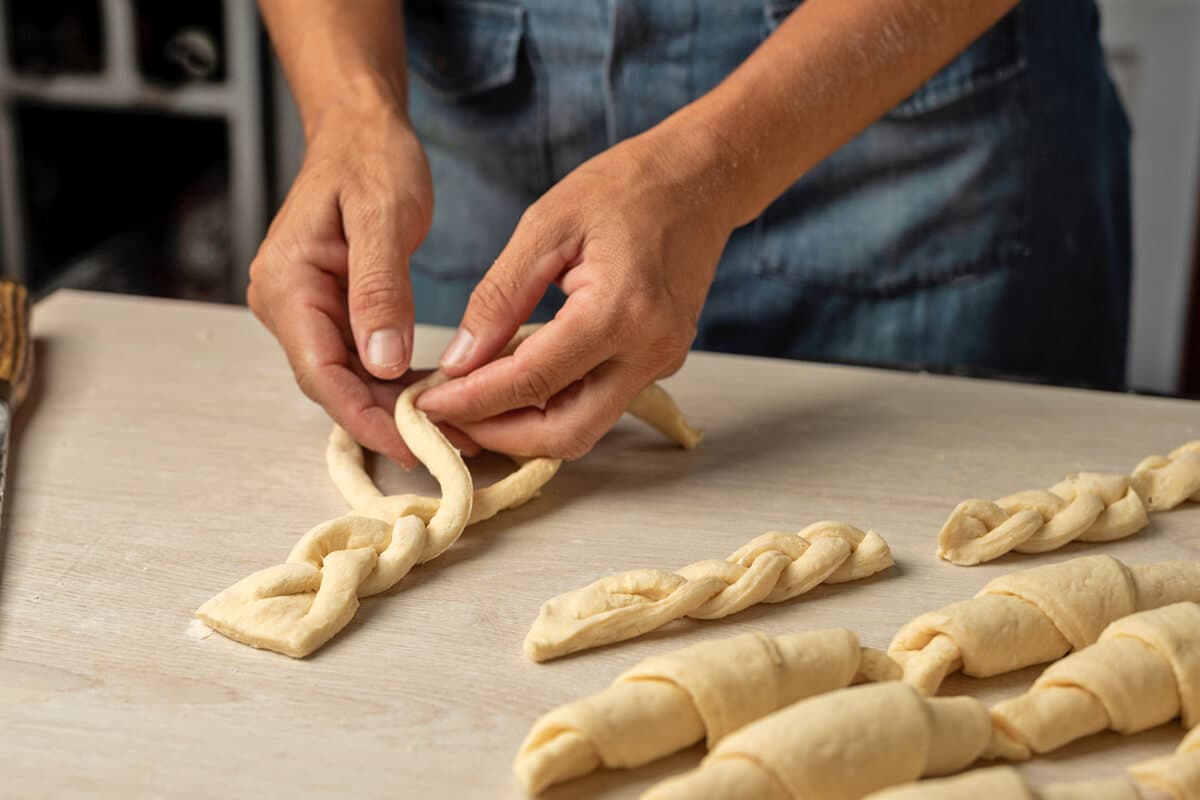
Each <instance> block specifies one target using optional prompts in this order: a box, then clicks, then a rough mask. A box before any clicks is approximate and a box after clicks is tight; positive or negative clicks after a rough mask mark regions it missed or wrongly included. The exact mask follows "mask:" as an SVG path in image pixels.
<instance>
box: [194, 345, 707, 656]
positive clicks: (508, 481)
mask: <svg viewBox="0 0 1200 800" xmlns="http://www.w3.org/2000/svg"><path fill="white" fill-rule="evenodd" d="M524 333H526V334H527V333H528V331H525V332H524ZM513 346H514V345H512V344H510V346H509V349H511V348H512V347H513ZM446 380H448V378H447V377H446V376H445V375H444V374H443V373H441V372H434V373H432V374H430V375H429V376H428V377H426V378H425V379H423V380H421V381H418V382H417V383H414V384H413V385H411V386H409V387H408V388H407V389H405V390H404V391H403V392H402V393H401V394H400V396H399V398H397V400H396V409H395V417H396V428H397V430H399V431H400V435H401V436H402V437H403V438H404V441H405V443H406V444H407V445H408V447H409V449H410V450H411V451H412V453H413V455H415V456H416V457H417V458H418V459H419V460H420V461H421V463H422V464H424V465H425V467H426V468H427V469H428V470H429V471H430V473H432V474H433V476H434V478H436V479H437V481H438V484H439V486H440V487H441V494H442V496H441V498H440V499H438V498H432V497H421V496H419V495H394V496H385V495H384V494H383V493H382V492H380V491H379V489H378V488H377V487H376V486H375V484H374V482H373V481H372V480H371V478H370V476H369V475H368V474H367V472H366V470H365V468H364V464H363V453H362V449H361V448H360V447H359V446H358V444H357V443H355V442H354V441H353V440H352V439H351V438H350V437H349V436H348V435H347V434H346V433H345V432H344V431H342V430H341V429H340V428H335V429H334V431H333V433H332V434H331V435H330V438H329V445H328V447H327V448H326V460H327V463H328V466H329V472H330V476H331V478H332V479H333V481H334V484H335V485H336V486H337V488H338V491H339V492H340V493H341V494H342V496H343V497H344V498H345V500H346V502H347V503H348V504H349V505H350V507H351V511H350V513H349V514H348V515H347V516H343V517H339V518H336V519H332V520H330V521H328V522H324V523H322V524H320V525H318V526H316V527H315V528H313V529H312V530H310V531H309V532H308V533H306V534H305V535H304V536H303V537H302V538H301V539H300V541H299V542H297V543H296V546H295V547H294V548H292V552H291V553H290V554H289V555H288V557H287V561H286V562H285V563H283V564H280V565H278V566H274V567H268V568H267V569H264V570H260V571H259V572H256V573H254V574H252V575H250V576H248V577H246V578H244V579H242V580H241V581H238V582H237V583H235V584H234V585H233V586H231V587H229V588H228V589H226V590H225V591H223V592H221V593H220V594H218V595H216V596H215V597H213V598H211V599H210V600H208V602H206V603H205V604H204V605H202V606H201V607H200V608H199V609H198V610H197V611H196V616H197V617H199V618H200V619H201V620H202V621H203V622H204V623H206V624H207V625H208V626H209V627H211V628H213V629H214V630H216V631H217V632H218V633H221V634H223V635H224V636H227V637H229V638H230V639H234V640H236V641H239V642H242V643H243V644H248V645H250V646H252V647H258V648H265V649H268V650H274V651H275V652H277V653H283V654H285V655H289V656H292V657H294V658H303V657H304V656H306V655H308V654H310V653H312V652H313V651H314V650H316V649H318V648H319V647H321V646H322V645H324V644H325V643H326V642H328V641H329V640H330V639H332V638H333V637H334V636H335V635H336V634H337V633H338V632H339V631H340V630H342V628H344V627H345V626H346V625H347V624H348V623H349V622H350V620H351V619H352V618H353V617H354V614H355V612H356V611H357V610H358V599H359V598H360V597H367V596H369V595H372V594H377V593H379V592H383V591H386V590H388V589H390V588H391V587H392V586H394V585H395V584H396V583H397V582H398V581H400V580H401V579H402V578H403V577H404V576H405V575H406V574H408V571H409V570H410V569H412V567H413V566H414V565H416V564H423V563H425V562H426V561H429V560H431V559H434V558H437V557H438V556H439V555H441V554H442V553H444V552H445V551H446V550H447V549H449V548H450V547H451V546H452V545H453V544H454V543H455V542H456V541H457V540H458V537H459V536H461V535H462V532H463V530H464V529H465V528H466V526H467V525H470V524H472V523H475V522H479V521H481V520H485V519H488V518H490V517H492V516H495V515H496V514H498V513H499V512H500V511H503V510H505V509H508V508H513V507H516V506H519V505H521V504H522V503H524V502H526V501H528V500H530V499H531V498H533V497H534V496H536V494H537V492H538V490H539V489H540V488H541V487H542V486H543V485H544V484H545V483H546V482H547V481H548V480H550V478H551V477H553V476H554V473H555V472H556V471H557V470H558V467H559V465H560V463H561V462H560V461H559V460H558V459H550V458H534V459H528V460H524V459H519V460H518V461H519V463H520V467H519V469H517V471H516V472H514V473H513V474H512V475H509V476H507V477H506V478H504V479H502V480H500V481H498V482H496V483H495V484H493V485H491V486H488V487H486V488H484V489H480V490H479V491H474V492H473V491H472V489H473V485H472V481H471V473H470V471H469V470H468V469H467V466H466V464H465V463H464V462H463V459H462V456H461V455H460V454H459V452H458V451H457V450H456V449H455V448H454V446H453V445H451V444H450V442H449V441H447V440H446V438H445V437H444V436H443V435H442V433H441V431H439V430H438V428H437V426H436V425H434V424H433V423H432V422H430V421H429V420H428V418H427V417H426V416H425V414H424V413H422V412H421V411H419V410H417V409H416V408H415V407H414V405H413V403H414V401H415V400H416V398H417V396H418V395H419V394H420V393H421V392H423V391H425V390H426V389H428V388H431V387H433V386H436V385H438V384H439V383H442V382H444V381H446ZM646 391H648V392H650V393H651V394H652V398H651V399H650V400H649V401H644V403H643V406H642V408H643V409H644V408H645V407H649V408H651V409H653V413H654V420H655V422H652V424H654V425H655V427H657V428H658V429H659V430H662V431H664V432H666V433H667V434H668V435H672V434H674V435H676V436H678V437H679V438H678V439H677V441H678V442H679V444H681V445H683V446H684V447H692V446H694V445H695V443H696V442H697V441H699V433H698V432H696V431H693V430H692V429H691V428H690V426H688V425H687V422H686V420H684V419H683V415H682V413H680V412H679V409H678V408H677V407H676V406H675V404H674V402H673V401H672V400H671V397H670V395H668V394H667V393H666V392H665V391H664V390H662V389H661V388H659V387H657V386H652V387H650V388H649V389H647V390H646Z"/></svg>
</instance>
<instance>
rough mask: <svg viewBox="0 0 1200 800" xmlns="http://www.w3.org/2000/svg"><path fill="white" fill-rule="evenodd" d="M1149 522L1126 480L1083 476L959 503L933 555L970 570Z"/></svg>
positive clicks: (1121, 532)
mask: <svg viewBox="0 0 1200 800" xmlns="http://www.w3.org/2000/svg"><path fill="white" fill-rule="evenodd" d="M1149 522H1150V517H1149V516H1148V515H1147V514H1146V506H1145V504H1144V503H1143V502H1142V498H1141V496H1139V495H1138V493H1137V492H1136V491H1134V490H1133V487H1132V486H1131V485H1130V478H1129V476H1127V475H1100V474H1097V473H1091V472H1084V473H1081V474H1079V475H1076V476H1074V477H1071V478H1068V479H1067V480H1065V481H1063V482H1062V483H1059V484H1058V485H1056V486H1053V487H1051V488H1050V489H1049V490H1048V491H1038V490H1031V491H1026V492H1018V493H1016V494H1011V495H1009V496H1007V497H1002V498H1000V499H999V500H997V501H996V502H994V503H992V502H989V501H987V500H978V499H974V500H965V501H963V502H962V503H959V504H958V506H957V507H956V508H955V509H954V511H953V512H952V513H951V514H950V518H949V519H947V520H946V524H945V525H943V526H942V530H941V533H940V534H938V556H939V557H940V558H944V559H945V560H947V561H950V562H952V563H954V564H958V565H959V566H970V565H972V564H979V563H982V562H984V561H991V560H992V559H994V558H999V557H1000V556H1002V555H1004V554H1005V553H1007V552H1009V551H1010V550H1016V551H1017V552H1018V553H1044V552H1046V551H1047V550H1055V549H1057V548H1059V547H1062V546H1063V545H1064V544H1066V543H1067V542H1073V541H1076V540H1078V541H1082V542H1107V541H1110V540H1112V539H1120V538H1122V537H1125V536H1129V535H1131V534H1134V533H1137V532H1138V531H1140V530H1141V529H1142V528H1144V527H1146V525H1148V524H1149Z"/></svg>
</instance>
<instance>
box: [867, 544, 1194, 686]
mask: <svg viewBox="0 0 1200 800" xmlns="http://www.w3.org/2000/svg"><path fill="white" fill-rule="evenodd" d="M1188 600H1190V601H1200V562H1196V561H1170V562H1162V563H1157V564H1135V565H1128V566H1127V565H1125V564H1123V563H1121V562H1120V561H1118V560H1117V559H1115V558H1112V557H1111V556H1103V555H1101V556H1085V557H1083V558H1076V559H1072V560H1070V561H1064V562H1061V563H1058V564H1049V565H1046V566H1041V567H1034V568H1033V569H1028V570H1022V571H1020V572H1014V573H1011V574H1009V575H1003V576H1001V577H999V578H996V579H995V580H993V581H991V582H989V583H988V584H987V585H986V586H984V587H983V589H982V590H981V591H980V592H979V594H977V595H976V596H975V597H973V598H971V599H969V600H964V601H961V602H958V603H953V604H951V605H949V606H946V607H945V608H942V609H940V610H938V611H932V612H929V613H926V614H922V615H920V616H918V617H917V618H915V619H913V620H912V621H911V622H909V623H908V624H907V625H905V626H904V627H903V628H901V629H900V631H899V632H898V633H897V634H896V636H895V637H894V638H893V639H892V643H891V645H890V647H889V648H888V655H890V656H891V657H892V658H893V659H895V660H896V662H897V663H898V664H900V666H901V667H902V668H903V670H904V680H905V682H907V683H909V684H911V685H913V686H915V687H916V688H917V689H918V690H919V691H920V692H921V693H922V694H926V695H933V694H936V693H937V690H938V687H940V686H941V684H942V681H943V680H944V679H945V678H946V676H947V675H949V674H950V673H952V672H956V671H959V670H962V672H964V673H965V674H967V675H970V676H972V677H975V678H988V677H991V676H993V675H999V674H1001V673H1004V672H1011V671H1013V670H1017V669H1021V668H1023V667H1029V666H1032V665H1034V664H1041V663H1045V662H1047V661H1054V660H1056V659H1059V658H1062V657H1063V656H1064V655H1066V654H1067V653H1069V652H1071V651H1072V650H1078V649H1081V648H1083V647H1087V646H1088V645H1090V644H1092V643H1093V642H1095V641H1096V640H1097V639H1098V638H1099V636H1100V633H1101V632H1102V631H1103V630H1104V628H1105V627H1106V626H1107V625H1108V624H1110V623H1112V622H1113V621H1115V620H1117V619H1120V618H1121V617H1124V616H1128V615H1129V614H1132V613H1134V612H1136V611H1146V610H1149V609H1153V608H1159V607H1161V606H1165V605H1170V604H1171V603H1178V602H1182V601H1188Z"/></svg>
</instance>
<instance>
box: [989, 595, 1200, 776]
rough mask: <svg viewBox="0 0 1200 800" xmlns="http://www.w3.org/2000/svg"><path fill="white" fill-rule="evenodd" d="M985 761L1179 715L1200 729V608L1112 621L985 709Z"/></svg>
mask: <svg viewBox="0 0 1200 800" xmlns="http://www.w3.org/2000/svg"><path fill="white" fill-rule="evenodd" d="M991 715H992V721H993V723H994V724H995V726H996V736H995V738H994V740H993V742H992V745H991V747H990V748H989V751H988V753H987V755H989V756H990V757H994V758H1007V759H1024V758H1029V757H1030V756H1031V755H1032V754H1034V753H1039V754H1041V753H1048V752H1050V751H1052V750H1057V749H1058V748H1060V747H1062V746H1064V745H1066V744H1068V743H1070V742H1073V741H1075V740H1076V739H1080V738H1082V737H1084V736H1088V735H1090V734H1093V733H1098V732H1100V731H1103V730H1114V731H1117V732H1118V733H1125V734H1129V733H1137V732H1139V731H1144V730H1147V729H1149V728H1152V727H1154V726H1156V725H1161V724H1163V723H1164V722H1168V721H1170V720H1172V719H1175V718H1176V717H1179V716H1182V719H1183V724H1184V725H1185V726H1187V727H1192V726H1193V725H1196V724H1197V723H1200V604H1197V603H1176V604H1174V605H1169V606H1165V607H1163V608H1157V609H1154V610H1152V611H1144V612H1142V613H1139V614H1133V615H1131V616H1128V617H1125V618H1124V619H1119V620H1117V621H1116V622H1114V623H1112V624H1111V625H1109V626H1108V627H1107V628H1106V629H1105V630H1104V633H1103V634H1102V635H1101V636H1100V640H1099V641H1098V642H1097V643H1096V644H1094V645H1091V646H1090V647H1087V648H1084V649H1083V650H1080V651H1079V652H1077V653H1074V654H1072V655H1070V656H1068V657H1067V658H1064V659H1063V660H1062V661H1059V662H1057V663H1055V664H1052V665H1051V666H1050V667H1049V668H1048V669H1046V671H1045V672H1043V673H1042V675H1041V677H1039V678H1038V679H1037V681H1035V682H1034V684H1033V687H1032V688H1031V689H1030V690H1029V691H1028V692H1026V693H1025V694H1023V695H1021V696H1019V697H1015V698H1013V699H1011V700H1006V701H1004V702H1002V703H999V704H997V705H996V706H994V707H993V708H992V711H991Z"/></svg>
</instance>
